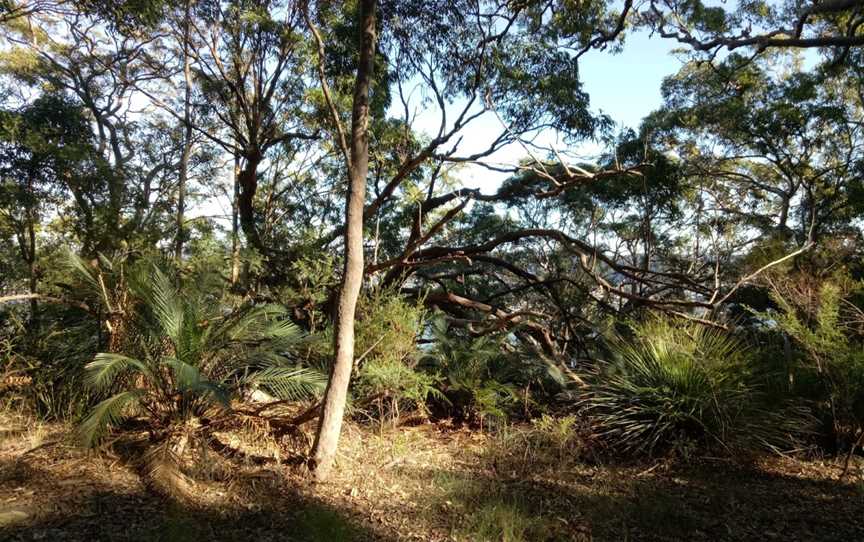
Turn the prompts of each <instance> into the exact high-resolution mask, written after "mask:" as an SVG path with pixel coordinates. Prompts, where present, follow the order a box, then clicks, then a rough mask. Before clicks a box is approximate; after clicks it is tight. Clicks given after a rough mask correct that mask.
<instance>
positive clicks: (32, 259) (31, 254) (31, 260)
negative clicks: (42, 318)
mask: <svg viewBox="0 0 864 542" xmlns="http://www.w3.org/2000/svg"><path fill="white" fill-rule="evenodd" d="M29 214H30V217H29V219H28V221H27V236H28V238H29V244H30V248H29V250H28V256H27V270H28V271H29V274H30V293H31V294H34V295H35V294H36V293H37V292H36V288H37V279H36V225H35V222H36V217H35V216H33V215H34V214H35V213H33V212H30V213H29ZM38 312H39V305H38V303H37V301H36V298H35V297H32V298H30V321H31V323H32V324H33V325H34V326H35V325H36V318H37V315H38Z"/></svg>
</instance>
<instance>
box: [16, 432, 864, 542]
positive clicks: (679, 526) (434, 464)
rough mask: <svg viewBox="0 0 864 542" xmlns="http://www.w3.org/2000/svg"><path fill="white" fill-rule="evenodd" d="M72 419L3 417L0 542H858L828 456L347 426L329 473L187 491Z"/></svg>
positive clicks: (859, 498)
mask: <svg viewBox="0 0 864 542" xmlns="http://www.w3.org/2000/svg"><path fill="white" fill-rule="evenodd" d="M69 434H70V433H69V428H68V427H65V426H62V425H44V424H37V423H34V422H30V421H27V420H22V419H0V540H3V541H6V540H10V541H12V540H16V541H17V540H28V541H29V540H46V541H55V540H56V541H67V540H68V541H87V542H92V541H97V540H99V541H101V540H106V541H108V540H110V541H115V540H118V541H145V540H147V541H149V540H160V541H161V540H164V541H186V540H194V541H203V540H255V541H257V542H265V541H270V540H280V541H281V540H295V541H319V540H320V541H341V540H346V541H365V540H375V541H396V540H433V541H444V540H453V541H458V540H506V541H514V542H516V541H529V540H531V541H533V540H538V541H559V540H560V541H567V540H608V541H619V540H648V541H672V540H688V541H689V540H699V541H701V540H704V541H715V540H729V541H732V540H742V541H743V540H784V541H786V540H802V541H829V540H831V541H833V540H837V541H844V542H851V541H856V540H864V484H862V483H861V482H858V481H856V480H855V476H857V477H858V479H860V474H857V473H856V475H855V476H853V477H850V478H849V480H848V481H845V482H840V481H838V480H837V478H838V475H839V472H840V470H839V469H838V468H837V467H836V465H835V464H834V463H835V462H830V463H829V462H814V461H808V462H805V461H799V460H794V459H787V458H766V459H761V460H758V461H754V462H753V463H752V464H750V465H747V466H740V465H738V466H736V465H733V464H731V463H729V462H727V461H723V460H719V459H717V460H702V461H700V462H698V463H690V464H687V465H672V464H669V463H666V462H659V463H647V464H638V465H632V464H631V465H620V464H617V465H612V464H596V463H595V464H587V463H579V462H571V461H562V462H560V464H558V465H553V466H551V467H549V466H547V467H543V468H540V467H538V468H537V469H536V471H535V472H531V471H530V470H528V471H521V472H518V473H517V472H515V471H514V472H508V471H507V469H506V468H504V467H500V466H496V464H495V463H494V462H491V463H490V461H488V460H486V459H485V457H486V456H485V454H486V452H485V450H487V449H488V448H489V446H490V437H487V436H483V435H480V434H477V433H472V432H469V431H458V430H453V429H448V428H442V427H438V426H434V425H422V426H418V427H412V428H402V429H398V430H389V431H383V432H382V431H375V430H368V429H360V428H358V427H356V426H349V427H348V430H347V433H346V435H345V438H344V446H343V448H342V452H341V456H340V458H339V469H338V472H337V474H336V476H335V479H334V480H333V481H332V482H329V483H327V484H324V485H311V484H309V483H308V482H307V481H306V479H305V477H304V473H303V471H302V467H296V466H295V467H290V466H285V465H276V464H272V463H271V464H267V465H255V464H251V463H248V462H244V461H243V460H239V459H232V460H230V461H229V460H225V459H222V458H215V457H214V458H212V464H213V465H215V466H214V467H213V468H212V469H211V472H209V474H207V475H204V476H200V477H197V478H196V484H195V494H194V495H193V496H192V497H190V498H186V499H183V500H178V499H171V498H167V497H163V496H160V495H158V494H157V493H155V492H153V491H151V490H149V489H148V488H147V487H145V485H144V484H143V483H142V481H141V478H140V477H139V476H138V474H137V471H136V469H135V467H134V466H133V465H131V464H130V463H129V462H128V461H125V460H123V459H121V458H120V457H119V456H118V455H116V454H113V453H111V452H110V451H109V452H105V451H103V452H101V453H98V454H96V453H93V452H86V451H84V450H82V449H80V448H78V447H76V446H75V445H74V444H72V443H71V440H70V438H69Z"/></svg>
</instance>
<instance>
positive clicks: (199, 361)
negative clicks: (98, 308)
mask: <svg viewBox="0 0 864 542" xmlns="http://www.w3.org/2000/svg"><path fill="white" fill-rule="evenodd" d="M141 269H146V271H139V272H138V273H136V274H135V275H134V276H133V278H132V279H131V280H130V296H131V297H132V298H133V299H135V300H136V303H135V304H134V311H135V320H134V322H135V325H136V329H137V330H138V334H137V335H136V340H135V341H134V342H127V343H126V347H127V349H128V354H121V353H100V354H97V355H96V357H95V359H93V361H91V362H90V363H89V364H88V365H87V368H86V369H87V382H88V384H89V385H90V387H91V388H93V389H94V390H96V391H98V392H101V393H113V395H111V396H110V397H108V398H107V399H105V400H103V401H102V402H101V403H99V404H98V405H97V406H96V407H95V408H94V409H93V410H92V412H91V413H90V415H89V416H88V417H87V418H86V419H85V420H84V421H83V423H82V424H81V428H80V432H81V437H82V440H83V441H84V442H85V443H87V444H91V445H92V444H95V443H97V442H98V441H99V440H100V439H101V438H102V437H103V436H105V434H106V433H107V432H109V431H110V430H111V429H112V428H114V427H116V426H117V425H118V423H119V422H120V421H122V420H123V419H125V418H126V417H129V416H132V415H136V414H142V415H144V416H145V417H146V419H147V421H148V423H149V425H150V428H151V431H153V432H155V433H156V434H160V433H163V434H165V435H167V434H169V433H170V432H171V431H172V430H173V429H172V426H175V425H177V424H184V423H187V422H188V421H189V420H191V419H193V418H200V417H203V416H208V415H210V416H212V415H214V414H215V413H216V412H219V411H224V410H227V409H229V408H230V401H231V399H232V398H235V397H238V396H241V395H242V394H243V393H247V392H249V391H252V390H254V389H262V390H264V391H266V392H268V393H270V394H272V395H275V396H276V397H279V398H282V399H301V398H304V397H309V396H310V395H314V394H316V393H317V392H318V391H319V390H320V389H321V388H322V386H323V382H324V379H323V377H322V376H321V375H320V374H319V373H317V372H316V371H313V370H310V369H303V368H300V367H298V366H297V365H296V364H295V363H294V361H293V360H292V359H291V352H292V351H293V350H295V349H296V347H297V344H298V343H299V342H300V340H301V339H302V337H303V335H302V333H301V332H300V330H299V329H298V328H297V327H296V326H295V325H294V324H293V323H291V321H290V320H288V318H287V314H286V312H285V310H284V309H282V308H280V307H277V306H273V305H262V306H252V307H244V308H241V309H239V310H236V311H233V312H229V313H224V312H223V311H222V309H221V307H220V306H219V305H218V304H217V303H213V300H212V299H208V298H207V295H206V294H204V293H201V292H197V291H196V290H195V289H194V288H187V289H185V290H178V289H177V288H176V287H175V286H174V284H172V282H171V280H170V279H169V278H168V277H167V276H166V275H165V274H164V273H163V272H162V271H161V270H160V269H159V268H158V267H157V266H156V265H155V264H149V265H147V266H142V267H141ZM82 272H89V270H87V269H82ZM118 390H120V391H119V393H116V392H118Z"/></svg>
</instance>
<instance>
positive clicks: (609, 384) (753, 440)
mask: <svg viewBox="0 0 864 542" xmlns="http://www.w3.org/2000/svg"><path fill="white" fill-rule="evenodd" d="M633 332H634V333H633V337H632V338H629V339H625V338H622V337H617V338H615V339H614V340H613V341H612V343H613V346H614V348H613V350H614V351H615V353H616V354H617V355H616V357H615V359H613V360H612V361H610V362H607V363H605V364H602V365H601V366H600V367H599V368H598V369H597V370H596V371H595V372H594V373H593V374H590V375H587V377H586V382H587V386H586V387H585V388H584V389H583V390H582V391H581V400H580V406H581V408H582V413H583V414H585V415H587V416H588V418H589V419H590V420H591V422H592V425H593V428H594V430H595V431H596V433H597V436H598V437H599V438H600V439H601V440H602V441H605V442H606V443H607V444H609V445H610V446H611V447H612V448H613V449H615V450H617V451H621V452H625V453H636V454H651V453H654V452H656V451H660V450H669V449H678V450H679V451H688V450H693V449H695V448H698V447H703V446H707V447H719V448H721V449H724V450H727V451H740V450H744V449H752V448H754V447H757V446H761V445H765V446H769V447H781V446H783V445H784V443H789V441H790V440H792V439H794V437H795V436H796V435H797V434H799V433H800V432H801V431H802V430H803V428H804V427H805V426H806V424H807V416H806V413H805V412H802V411H799V410H796V409H792V408H790V407H787V406H784V405H776V404H774V405H769V404H767V401H766V400H765V398H766V396H765V394H764V393H763V392H762V390H761V387H760V384H759V382H758V381H757V380H756V379H755V378H754V377H753V376H752V374H751V370H750V366H749V364H748V354H747V352H746V348H745V345H744V344H742V343H741V342H739V341H738V340H736V339H735V338H734V337H732V336H731V335H730V334H729V333H727V332H724V331H722V330H718V329H715V328H710V327H706V326H704V325H701V324H697V323H690V322H682V321H680V320H671V319H664V318H659V317H655V318H650V319H648V320H647V321H645V322H643V323H641V324H638V325H634V326H633Z"/></svg>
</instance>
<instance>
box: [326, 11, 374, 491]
mask: <svg viewBox="0 0 864 542" xmlns="http://www.w3.org/2000/svg"><path fill="white" fill-rule="evenodd" d="M375 10H376V0H361V3H360V44H359V46H360V62H359V64H358V66H357V77H356V79H355V81H354V103H353V109H352V112H351V144H350V145H351V146H350V160H349V162H350V163H349V164H348V195H347V201H346V205H345V265H344V272H343V276H342V284H341V287H340V289H339V303H338V306H337V309H336V318H335V328H336V333H335V334H334V341H333V350H334V352H335V358H334V360H333V368H332V370H331V373H330V380H329V381H328V383H327V390H326V392H325V395H324V405H323V409H322V413H321V422H320V425H319V426H318V433H317V435H316V436H315V444H314V446H313V449H312V460H311V462H310V465H309V466H310V468H311V469H312V472H313V474H314V476H315V479H316V480H318V481H323V480H326V479H327V477H328V476H329V474H330V470H331V469H332V467H333V461H334V460H335V458H336V448H337V446H338V444H339V433H340V432H341V430H342V418H343V416H344V414H345V401H346V398H347V395H348V384H349V382H350V380H351V369H352V368H353V365H354V312H355V309H356V307H357V298H358V296H359V295H360V286H361V284H362V282H363V206H364V203H365V198H366V176H367V174H368V171H369V139H368V124H369V86H370V83H371V79H372V74H373V73H372V72H373V66H374V56H375V43H376V40H377V34H376V29H375V25H376V21H375Z"/></svg>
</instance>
